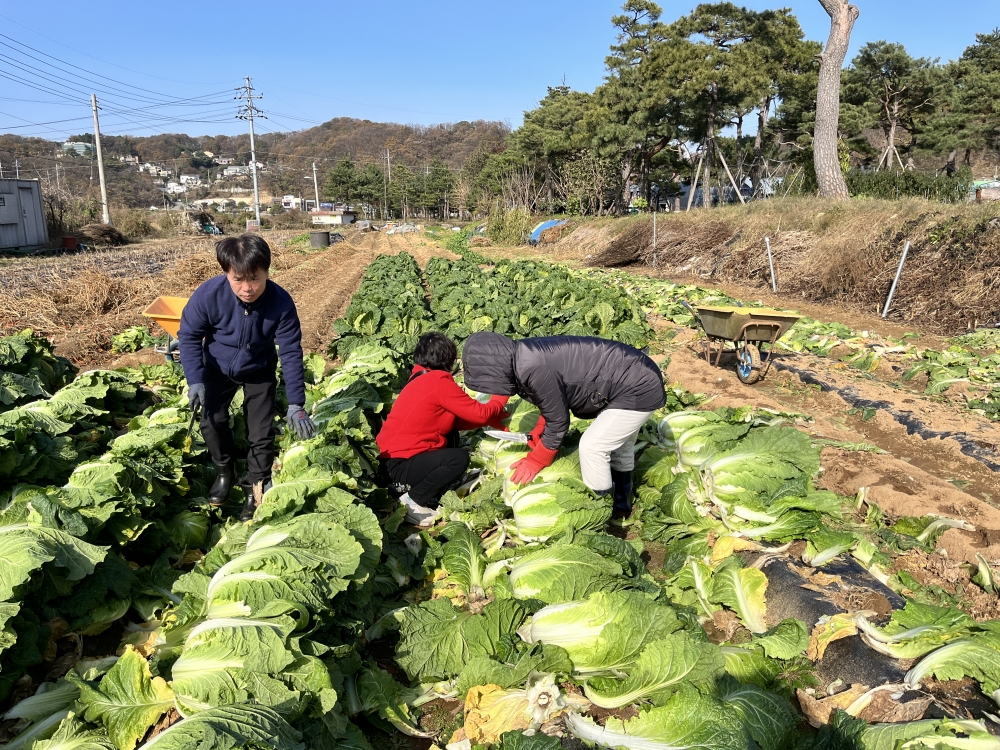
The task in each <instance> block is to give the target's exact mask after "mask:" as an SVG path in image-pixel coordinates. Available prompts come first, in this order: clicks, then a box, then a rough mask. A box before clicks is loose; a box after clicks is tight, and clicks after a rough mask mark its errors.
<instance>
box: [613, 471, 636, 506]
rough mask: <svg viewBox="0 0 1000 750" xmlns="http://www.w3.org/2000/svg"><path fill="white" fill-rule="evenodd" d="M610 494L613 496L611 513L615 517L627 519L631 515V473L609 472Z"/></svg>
mask: <svg viewBox="0 0 1000 750" xmlns="http://www.w3.org/2000/svg"><path fill="white" fill-rule="evenodd" d="M611 484H612V490H613V492H612V494H613V496H614V506H613V511H612V512H613V513H614V514H615V515H616V516H621V517H627V516H629V515H631V513H632V472H631V471H618V470H616V469H612V470H611Z"/></svg>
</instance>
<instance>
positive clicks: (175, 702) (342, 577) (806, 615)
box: [0, 232, 1000, 750]
mask: <svg viewBox="0 0 1000 750" xmlns="http://www.w3.org/2000/svg"><path fill="white" fill-rule="evenodd" d="M346 235H347V240H346V241H345V242H342V243H338V244H336V245H334V246H332V247H331V248H329V249H328V250H323V251H310V250H309V248H308V239H306V241H305V242H304V243H303V241H302V239H301V237H300V236H297V235H295V234H294V233H291V232H288V233H273V234H271V235H269V236H268V237H267V238H268V240H269V241H270V242H271V243H272V246H273V248H274V250H275V261H274V266H273V272H272V278H274V280H275V281H277V282H278V283H279V284H281V285H282V286H284V287H285V288H286V289H287V290H288V291H289V292H291V294H292V295H293V297H294V298H295V300H296V303H297V306H298V308H299V312H300V317H301V319H302V323H303V333H304V345H305V347H306V348H307V349H308V350H310V351H311V352H312V354H311V355H310V357H309V359H308V362H307V366H308V373H309V378H310V380H311V383H310V386H309V395H308V403H307V408H309V409H310V410H311V412H312V414H313V415H314V419H315V421H316V422H317V425H318V427H319V433H318V435H317V436H316V437H315V438H313V439H312V440H309V441H305V442H301V443H300V442H295V441H293V440H292V439H291V437H290V436H289V435H283V436H282V437H281V441H280V454H279V458H278V462H277V464H276V469H277V470H276V474H275V486H274V488H273V489H272V490H271V491H269V492H268V493H267V494H266V495H265V497H264V500H263V503H262V504H261V506H260V507H259V508H258V511H257V514H256V516H255V519H254V521H252V522H251V523H249V524H240V523H238V522H237V521H235V518H234V514H233V513H232V511H233V509H234V508H238V507H239V504H238V503H241V501H242V499H239V500H237V499H235V498H234V500H233V501H232V506H233V507H232V508H227V509H224V510H222V511H219V510H217V509H211V508H210V507H209V506H207V504H206V502H205V500H204V494H205V491H206V488H207V483H208V482H209V481H210V476H209V473H207V472H208V470H207V468H206V463H207V460H208V459H207V457H206V456H205V453H204V448H203V446H202V445H201V443H200V439H199V437H198V435H197V431H195V433H194V435H193V436H192V434H191V433H190V430H189V427H188V420H189V416H190V412H189V410H188V408H187V400H186V393H185V384H184V383H183V378H182V374H181V373H179V372H178V371H177V370H176V369H175V368H173V367H170V366H167V365H164V364H162V357H160V356H158V355H154V354H152V353H151V351H150V350H148V349H144V350H140V351H138V352H135V353H121V352H113V351H111V346H110V344H111V341H112V338H113V336H114V335H115V334H120V333H121V332H123V331H125V330H127V329H129V328H130V327H132V326H137V325H144V324H145V321H144V319H142V318H141V316H140V315H139V313H140V312H141V310H142V309H143V308H144V307H145V306H146V305H147V304H148V303H149V302H150V301H151V300H152V299H153V298H154V297H155V296H157V295H158V294H178V295H187V294H189V293H190V292H191V291H192V290H193V289H194V288H195V287H196V286H197V285H198V284H199V283H201V282H202V281H203V280H205V279H206V278H208V277H210V276H212V275H215V273H216V270H215V269H216V266H215V261H214V257H213V256H212V253H211V243H209V242H207V241H200V240H192V241H188V242H185V243H168V242H158V243H153V242H151V243H145V244H142V245H133V246H130V247H128V248H124V249H121V250H118V251H109V252H108V253H106V254H95V255H91V256H87V257H83V258H75V257H61V258H60V257H57V258H50V259H27V260H19V261H12V262H8V261H5V262H3V263H0V283H2V289H3V291H2V292H0V323H2V326H3V332H2V333H3V335H7V336H10V338H7V339H4V343H3V344H0V389H2V390H0V396H2V398H0V402H2V406H0V494H3V495H7V496H8V499H7V501H6V503H5V509H4V510H3V511H2V519H0V555H2V557H3V559H5V560H7V561H8V563H7V565H6V566H3V567H0V593H2V594H3V597H0V599H2V601H0V621H2V623H4V630H3V636H2V638H0V696H2V701H3V702H2V704H0V707H3V708H4V709H5V710H6V713H5V714H4V716H3V719H4V723H3V725H2V727H0V732H2V733H3V734H2V736H0V739H6V741H7V742H8V744H7V745H5V746H6V747H10V748H18V747H23V748H31V747H35V748H36V749H37V750H43V749H44V750H52V749H54V748H57V747H63V746H64V745H65V746H67V747H69V746H74V747H93V748H105V749H106V750H107V749H110V748H119V750H132V749H133V748H135V747H152V748H160V749H161V750H162V749H164V748H174V747H178V748H180V747H190V746H192V745H193V743H195V742H204V743H206V744H205V745H204V746H205V747H216V746H217V747H226V748H229V747H243V746H249V747H255V746H261V745H267V746H269V747H273V748H284V747H288V748H291V747H297V746H299V743H303V742H304V743H305V745H306V746H308V747H323V748H326V747H329V748H334V747H350V748H366V747H371V748H376V749H377V748H383V747H384V748H389V747H393V748H395V747H401V746H403V747H406V746H408V747H413V748H421V749H422V748H426V747H428V746H430V745H431V744H434V745H437V746H439V747H441V748H444V747H445V746H446V745H453V746H455V747H456V748H466V747H474V746H480V745H483V746H499V747H501V748H505V749H506V750H513V748H515V747H516V748H519V749H520V748H524V747H527V748H532V749H534V748H538V749H539V750H555V749H556V748H558V747H559V746H560V743H562V744H563V745H564V746H567V747H579V746H580V745H579V741H581V740H582V741H588V742H589V741H596V742H598V743H601V744H604V745H607V746H612V747H614V746H625V747H639V746H642V747H660V746H662V747H673V746H695V747H705V748H720V749H721V748H739V747H747V748H751V747H759V748H762V749H763V750H769V749H773V750H780V749H781V748H806V747H817V746H823V747H862V748H866V749H873V748H894V747H898V746H899V744H897V743H902V742H913V743H914V744H913V745H911V746H913V747H949V746H954V747H965V746H969V747H971V746H976V747H980V746H981V747H996V746H998V745H997V740H996V739H995V738H992V737H991V733H996V732H997V731H998V730H1000V722H998V721H997V720H996V718H995V714H996V713H997V712H998V709H997V704H996V701H997V700H998V696H1000V639H998V636H997V633H1000V623H998V621H1000V600H998V597H997V592H998V589H997V582H996V571H997V562H998V561H1000V481H998V480H997V470H998V468H1000V452H998V446H1000V413H998V411H997V406H996V404H997V402H998V401H1000V382H998V381H1000V377H998V376H997V372H998V370H1000V358H998V357H1000V355H998V351H997V348H998V346H997V345H998V338H997V337H991V336H981V335H980V336H979V337H975V338H964V339H946V338H944V337H942V336H940V335H935V334H932V333H930V332H928V331H922V330H920V328H919V327H918V326H915V327H905V328H904V327H901V326H900V325H899V324H884V323H883V322H882V321H879V320H877V319H873V318H872V317H869V316H866V315H865V314H863V313H862V312H859V311H858V310H857V309H851V308H847V307H839V306H837V305H821V304H818V303H815V302H811V303H805V304H800V305H798V307H796V304H797V303H796V301H794V300H789V299H786V298H783V297H781V296H780V295H778V296H774V295H769V294H762V293H761V292H760V290H757V289H755V288H752V287H747V286H740V285H738V284H736V283H723V284H706V282H705V281H704V280H702V279H692V278H682V277H678V276H670V275H668V274H666V273H665V272H663V271H656V270H655V269H652V268H649V267H645V266H641V267H635V266H633V267H627V268H625V269H619V270H614V271H611V270H604V269H592V268H585V267H583V264H582V263H581V261H582V260H585V259H576V258H567V259H566V260H567V261H568V263H569V265H559V264H551V263H549V262H548V260H549V258H550V257H551V256H550V255H549V254H548V253H547V252H546V250H545V248H544V247H542V248H539V249H537V250H531V249H527V248H517V249H514V250H500V251H497V252H496V256H497V260H496V262H495V264H485V263H479V261H480V260H483V258H481V257H477V255H474V254H469V255H467V258H462V257H460V256H459V255H456V254H455V253H454V252H451V251H449V250H446V249H444V247H442V245H441V243H440V242H439V239H438V237H439V236H440V235H437V236H434V235H430V234H427V233H412V234H401V235H391V236H388V235H383V234H377V233H375V234H365V235H362V234H356V233H346ZM448 244H449V247H452V248H456V247H458V246H457V245H456V244H455V243H452V242H449V243H448ZM459 249H461V248H459ZM464 252H465V250H463V253H464ZM482 252H484V253H486V254H487V255H490V254H491V252H492V248H487V249H484V250H482ZM500 256H503V257H500ZM682 299H687V300H690V301H691V302H693V303H698V302H701V303H704V304H713V303H714V304H731V303H733V302H734V301H735V300H739V301H741V302H743V303H745V304H756V303H758V302H759V303H763V304H765V305H768V306H776V307H781V308H796V309H797V310H798V311H799V312H800V313H802V314H805V315H808V316H810V317H809V318H808V319H805V320H803V321H802V322H801V323H800V324H799V325H798V326H797V328H795V329H793V331H792V332H791V333H790V334H789V335H788V336H787V337H786V338H785V339H784V340H783V341H784V342H785V346H784V347H781V348H780V349H779V357H778V359H777V360H776V361H775V362H774V366H773V368H772V370H771V372H770V373H769V374H768V376H767V378H766V379H764V380H763V381H761V382H759V383H757V384H755V385H753V386H747V385H744V384H742V383H740V382H739V381H738V380H737V378H736V375H735V373H734V371H733V369H732V367H731V366H730V365H727V366H725V367H723V368H716V367H713V366H711V365H710V364H709V363H707V362H706V361H705V359H704V357H703V355H702V351H703V350H702V346H703V340H702V338H701V337H700V335H699V333H698V330H697V328H696V326H695V324H694V321H693V319H692V318H691V316H690V314H689V313H688V312H687V311H686V310H685V309H684V308H683V307H682V306H681V305H680V300H682ZM28 327H30V328H32V329H34V331H35V332H36V333H37V334H39V335H42V336H45V337H49V338H51V340H52V341H53V342H54V350H52V351H49V350H48V347H47V345H46V344H45V342H44V341H42V340H39V339H34V338H31V337H28V336H26V335H22V336H20V337H18V336H17V335H13V334H16V332H17V331H19V330H21V329H24V328H28ZM428 330H443V331H444V332H446V333H448V334H449V335H450V336H452V337H453V338H455V339H456V340H457V341H458V342H462V341H464V339H465V338H467V337H468V336H469V335H470V334H471V333H472V332H473V331H476V330H495V331H498V332H501V333H506V334H509V335H512V336H515V337H522V336H527V335H549V334H576V335H602V336H607V337H611V338H615V339H617V340H620V341H624V342H625V343H629V344H631V345H634V346H638V347H645V346H648V347H649V349H650V352H651V354H652V356H653V357H654V359H655V360H656V361H657V362H658V363H660V364H661V367H662V369H663V370H664V372H665V380H666V382H667V383H669V384H670V389H669V391H668V395H669V399H668V404H667V407H666V408H665V409H664V410H663V412H662V413H659V414H657V415H655V417H654V419H653V420H651V421H650V422H649V423H647V425H646V427H645V428H644V429H643V432H642V434H641V439H640V445H641V446H642V447H643V449H644V452H643V454H642V456H641V457H640V459H639V462H638V464H637V469H636V486H637V488H638V490H637V500H636V511H635V513H634V514H633V516H632V518H631V519H629V520H628V521H627V522H625V523H624V524H612V525H609V519H610V507H605V504H604V503H603V501H601V500H599V499H595V498H594V497H593V496H592V495H591V494H590V493H589V492H588V491H587V490H586V489H585V488H584V487H583V486H582V484H581V483H580V481H579V462H578V459H576V457H575V441H577V440H578V439H579V435H580V432H581V431H582V430H583V429H585V427H586V423H582V422H579V423H575V424H574V429H573V430H571V434H570V437H569V438H568V440H567V443H566V446H565V448H564V450H563V451H562V452H561V453H560V456H559V458H558V459H557V460H556V462H555V463H554V464H553V465H552V466H551V467H550V468H548V469H546V470H544V471H543V472H542V473H541V475H540V481H537V482H536V483H533V484H531V485H527V486H526V487H523V488H516V487H513V486H511V485H510V483H509V482H506V481H505V474H506V470H507V467H508V466H509V465H510V463H512V462H513V461H515V460H517V459H518V458H519V457H521V456H522V455H523V451H524V448H523V447H518V446H516V445H513V444H502V443H497V442H496V441H492V440H489V439H486V438H483V437H482V436H481V435H478V434H471V435H470V436H469V437H468V447H469V448H470V450H471V451H472V452H473V455H474V462H475V463H476V464H477V465H478V466H479V467H481V468H483V470H484V477H485V480H484V481H483V482H482V483H481V484H480V485H479V486H478V487H477V488H475V489H473V490H472V492H471V494H468V495H466V496H463V497H459V495H457V494H455V493H449V495H447V496H446V497H445V498H444V499H443V501H442V507H443V508H444V510H445V517H444V519H443V520H442V521H440V522H439V523H438V524H437V525H436V526H435V527H434V528H432V529H431V530H430V531H429V532H421V533H419V534H415V533H413V529H412V528H410V527H407V526H406V525H405V524H403V523H402V514H401V512H400V509H399V508H398V506H396V505H395V504H394V501H393V500H392V498H390V497H389V496H388V494H387V492H386V490H385V489H384V486H380V485H383V484H384V483H383V482H381V480H380V479H379V477H378V475H377V474H376V472H375V471H374V469H373V466H374V464H375V459H376V458H377V448H376V447H375V446H374V441H373V430H376V429H377V427H378V425H379V423H380V421H381V418H382V417H383V416H384V414H385V413H386V411H387V410H388V408H389V406H390V404H391V401H392V398H393V393H394V391H395V390H396V389H397V388H398V387H399V386H400V384H401V382H403V381H402V380H401V377H400V376H401V374H403V373H405V372H407V371H408V369H409V368H408V365H407V363H406V358H407V356H408V355H409V353H410V352H411V351H412V347H413V345H414V344H415V342H416V338H417V336H418V335H419V333H421V332H424V331H428ZM154 333H155V332H154ZM61 357H65V358H66V359H62V358H61ZM67 359H68V360H69V362H67ZM69 363H72V365H73V366H75V367H76V368H78V369H79V371H80V373H81V374H79V375H75V376H74V374H73V372H72V370H71V368H70V366H69ZM121 368H123V369H121ZM404 378H405V375H404ZM511 406H512V407H513V410H514V416H513V417H512V420H511V429H515V430H526V429H530V427H531V426H532V424H533V423H534V420H535V419H536V418H537V411H536V410H535V409H534V408H533V407H532V406H531V405H530V404H527V403H524V402H520V403H519V402H517V400H512V402H511ZM4 531H6V532H7V533H6V534H5V533H2V532H4ZM5 536H6V537H8V541H5V540H4V537H5ZM116 657H117V658H116ZM649 706H652V707H651V708H648V710H645V709H644V710H643V711H641V712H640V710H639V708H640V707H649ZM946 717H947V718H949V719H955V720H956V721H948V720H945V719H946ZM72 743H76V744H72ZM574 743H575V744H574ZM851 743H853V744H851ZM951 743H954V744H951ZM972 743H979V744H975V745H973V744H972ZM991 743H992V744H991Z"/></svg>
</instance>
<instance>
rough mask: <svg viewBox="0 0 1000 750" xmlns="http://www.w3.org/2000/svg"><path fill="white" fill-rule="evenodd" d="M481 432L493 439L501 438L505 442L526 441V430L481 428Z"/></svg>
mask: <svg viewBox="0 0 1000 750" xmlns="http://www.w3.org/2000/svg"><path fill="white" fill-rule="evenodd" d="M483 434H485V435H486V436H487V437H491V438H493V439H494V440H502V441H504V442H505V443H525V444H527V442H528V434H527V433H526V432H504V431H503V430H492V429H490V430H483Z"/></svg>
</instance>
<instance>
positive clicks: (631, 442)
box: [580, 409, 653, 492]
mask: <svg viewBox="0 0 1000 750" xmlns="http://www.w3.org/2000/svg"><path fill="white" fill-rule="evenodd" d="M652 413H653V412H651V411H631V410H628V409H605V410H604V411H602V412H601V413H600V414H598V415H597V419H595V420H594V421H593V423H592V424H591V425H590V427H588V428H587V429H586V431H585V432H584V433H583V437H582V438H580V473H581V474H582V475H583V483H584V484H585V485H587V486H588V487H590V489H592V490H594V491H595V492H603V491H605V490H609V489H611V470H612V469H614V470H615V471H632V469H634V468H635V440H636V438H637V437H638V436H639V430H640V429H642V426H643V424H645V423H646V420H647V419H649V416H650V415H651V414H652Z"/></svg>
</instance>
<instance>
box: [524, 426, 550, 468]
mask: <svg viewBox="0 0 1000 750" xmlns="http://www.w3.org/2000/svg"><path fill="white" fill-rule="evenodd" d="M544 431H545V417H543V416H542V415H541V414H539V415H538V421H537V422H536V423H535V426H534V427H533V428H532V430H531V432H530V433H528V445H530V446H532V447H534V446H536V445H541V444H542V443H541V440H542V433H543V432H544ZM545 465H546V466H548V464H545Z"/></svg>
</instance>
